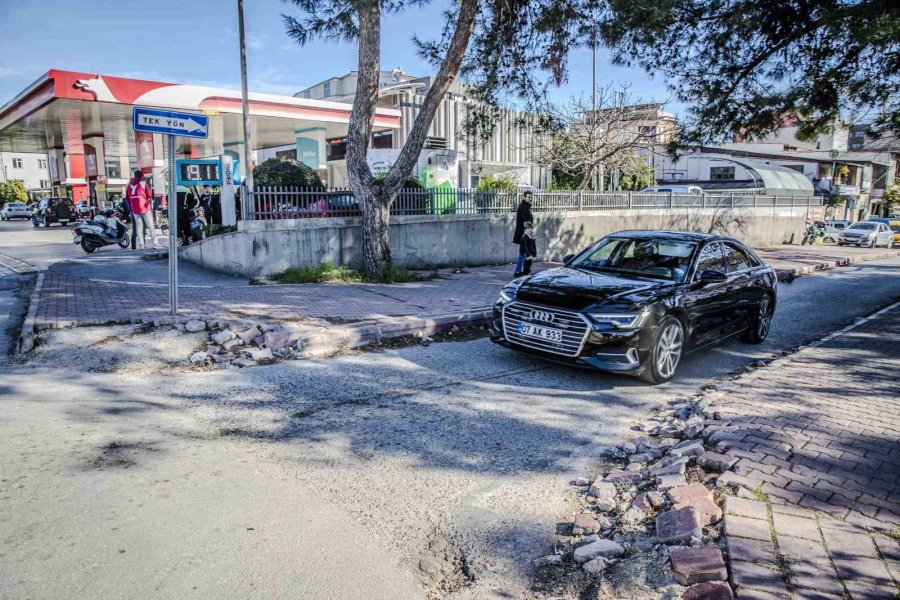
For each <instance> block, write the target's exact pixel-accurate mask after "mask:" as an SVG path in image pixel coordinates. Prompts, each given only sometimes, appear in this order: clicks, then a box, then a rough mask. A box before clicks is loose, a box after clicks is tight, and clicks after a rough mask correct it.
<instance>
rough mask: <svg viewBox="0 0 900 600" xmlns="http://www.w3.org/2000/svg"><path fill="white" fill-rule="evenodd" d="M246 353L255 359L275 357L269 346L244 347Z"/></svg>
mask: <svg viewBox="0 0 900 600" xmlns="http://www.w3.org/2000/svg"><path fill="white" fill-rule="evenodd" d="M244 354H246V355H247V356H249V357H250V358H251V359H253V360H255V361H257V362H258V361H261V360H272V359H273V358H275V357H274V356H273V355H272V351H271V350H270V349H268V348H244Z"/></svg>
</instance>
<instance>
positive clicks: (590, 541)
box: [575, 533, 600, 547]
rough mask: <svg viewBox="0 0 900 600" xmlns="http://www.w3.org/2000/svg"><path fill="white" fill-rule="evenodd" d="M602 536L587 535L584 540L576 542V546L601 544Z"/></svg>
mask: <svg viewBox="0 0 900 600" xmlns="http://www.w3.org/2000/svg"><path fill="white" fill-rule="evenodd" d="M599 541H600V536H599V535H597V534H596V533H592V534H591V535H586V536H584V537H583V538H581V539H579V540H578V541H577V542H575V546H576V547H577V546H584V545H586V544H593V543H594V542H599Z"/></svg>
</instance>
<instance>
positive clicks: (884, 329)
mask: <svg viewBox="0 0 900 600" xmlns="http://www.w3.org/2000/svg"><path fill="white" fill-rule="evenodd" d="M898 374H900V307H894V308H893V309H892V310H889V311H885V312H883V313H882V314H880V315H879V316H877V317H875V318H873V319H872V320H870V321H868V322H865V323H864V324H862V325H860V326H858V327H856V328H853V329H851V330H849V331H846V332H843V333H840V334H838V335H836V336H834V337H833V338H831V339H829V340H827V341H825V342H824V343H822V344H821V345H819V346H815V347H810V348H806V349H803V350H801V351H800V352H798V353H797V354H796V355H794V356H793V357H791V358H790V359H786V360H781V361H776V362H775V363H773V364H772V365H770V366H768V367H765V368H762V369H759V370H757V371H755V372H753V373H752V374H750V375H747V376H745V377H743V378H741V379H740V380H739V381H738V382H736V384H735V385H734V386H733V389H731V390H729V391H728V392H726V393H725V395H723V397H722V398H721V399H720V400H718V401H717V402H716V403H715V405H714V407H713V408H714V410H715V411H716V415H717V416H718V417H719V419H717V420H716V421H713V424H712V425H710V426H709V427H708V428H707V430H706V431H705V432H704V435H706V436H707V439H708V440H710V441H712V442H717V446H716V448H717V450H718V451H720V452H721V451H724V452H726V453H727V454H731V455H732V456H735V457H739V459H740V460H739V461H738V462H737V464H736V465H735V469H734V471H735V472H733V473H727V474H724V475H723V476H722V477H720V478H719V483H718V484H717V485H719V486H720V487H723V486H725V485H727V484H737V485H738V486H741V487H742V489H741V494H740V496H743V497H728V498H727V499H726V505H725V509H726V510H725V512H726V517H725V533H726V536H727V548H728V551H729V564H730V569H731V575H732V583H733V584H734V585H735V587H736V589H737V592H738V598H740V599H742V600H743V599H755V598H788V597H793V598H795V599H799V598H822V599H828V598H832V599H833V598H852V599H853V600H862V599H864V598H865V599H871V598H886V599H895V598H897V597H898V589H900V588H898V583H900V546H898V541H897V540H898V535H900V392H898V380H897V377H898ZM751 490H752V491H751ZM789 593H790V594H792V596H789V595H788V594H789Z"/></svg>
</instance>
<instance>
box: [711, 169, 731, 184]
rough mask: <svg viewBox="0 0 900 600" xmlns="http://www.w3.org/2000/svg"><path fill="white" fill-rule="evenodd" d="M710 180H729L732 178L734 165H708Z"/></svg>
mask: <svg viewBox="0 0 900 600" xmlns="http://www.w3.org/2000/svg"><path fill="white" fill-rule="evenodd" d="M709 179H710V181H731V180H733V179H734V167H710V168H709Z"/></svg>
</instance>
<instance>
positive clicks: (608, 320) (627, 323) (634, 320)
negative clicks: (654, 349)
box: [589, 311, 650, 329]
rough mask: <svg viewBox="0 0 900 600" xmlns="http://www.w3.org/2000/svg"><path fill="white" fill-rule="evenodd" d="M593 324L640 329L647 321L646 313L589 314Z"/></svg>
mask: <svg viewBox="0 0 900 600" xmlns="http://www.w3.org/2000/svg"><path fill="white" fill-rule="evenodd" d="M589 314H590V316H591V318H592V319H593V320H594V322H596V323H599V324H601V325H612V326H613V327H616V328H618V329H633V328H635V327H640V326H641V325H643V324H644V321H645V320H646V319H647V315H648V314H650V313H649V312H648V311H644V312H639V313H589Z"/></svg>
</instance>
